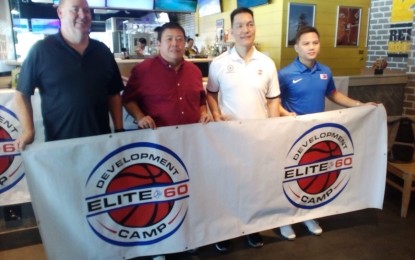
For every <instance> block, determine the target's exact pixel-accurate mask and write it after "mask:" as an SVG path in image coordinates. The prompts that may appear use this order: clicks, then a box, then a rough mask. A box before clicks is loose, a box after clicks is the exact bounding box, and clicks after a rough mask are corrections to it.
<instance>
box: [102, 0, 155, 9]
mask: <svg viewBox="0 0 415 260" xmlns="http://www.w3.org/2000/svg"><path fill="white" fill-rule="evenodd" d="M107 7H108V8H114V9H116V8H120V9H130V10H153V0H107Z"/></svg>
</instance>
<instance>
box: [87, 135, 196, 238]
mask: <svg viewBox="0 0 415 260" xmlns="http://www.w3.org/2000/svg"><path fill="white" fill-rule="evenodd" d="M188 182H189V176H188V173H187V170H186V167H185V165H184V163H183V162H182V160H181V159H180V158H179V157H178V156H177V155H176V154H175V153H174V152H173V151H171V150H169V149H168V148H166V147H164V146H161V145H158V144H153V143H132V144H129V145H126V146H123V147H120V148H118V149H117V150H115V151H113V152H112V153H110V154H109V155H108V156H106V157H105V158H104V159H102V160H101V162H99V163H98V165H97V166H96V167H95V168H94V170H93V171H92V172H91V174H90V175H89V177H88V180H87V183H86V192H87V196H86V198H85V207H86V212H87V216H86V217H87V220H88V223H89V225H90V227H91V228H92V230H93V231H94V233H95V234H96V235H97V236H99V237H100V238H101V239H103V240H105V241H107V242H108V243H111V244H114V245H119V246H134V245H149V244H153V243H157V242H158V241H161V240H163V239H166V238H167V237H169V236H171V235H172V234H174V233H175V232H176V231H177V230H178V229H179V228H180V226H181V224H182V223H183V221H184V219H185V217H186V214H187V209H188V206H187V198H188V197H189V191H188Z"/></svg>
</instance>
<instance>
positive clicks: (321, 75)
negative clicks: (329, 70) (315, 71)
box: [320, 74, 328, 79]
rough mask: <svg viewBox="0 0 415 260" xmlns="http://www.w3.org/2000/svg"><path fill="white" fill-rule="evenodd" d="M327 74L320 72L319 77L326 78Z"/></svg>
mask: <svg viewBox="0 0 415 260" xmlns="http://www.w3.org/2000/svg"><path fill="white" fill-rule="evenodd" d="M327 78H328V77H327V74H320V79H327Z"/></svg>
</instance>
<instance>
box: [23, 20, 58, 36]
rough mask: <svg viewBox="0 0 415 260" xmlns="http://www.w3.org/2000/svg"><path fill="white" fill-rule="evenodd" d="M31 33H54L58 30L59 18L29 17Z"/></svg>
mask: <svg viewBox="0 0 415 260" xmlns="http://www.w3.org/2000/svg"><path fill="white" fill-rule="evenodd" d="M30 24H31V28H32V33H43V34H54V33H57V32H58V31H59V26H60V23H59V19H44V18H32V19H30Z"/></svg>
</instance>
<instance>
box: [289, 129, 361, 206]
mask: <svg viewBox="0 0 415 260" xmlns="http://www.w3.org/2000/svg"><path fill="white" fill-rule="evenodd" d="M353 153H354V148H353V142H352V138H351V136H350V133H349V131H348V130H347V129H346V128H345V127H343V126H342V125H338V124H330V123H328V124H321V125H318V126H315V127H313V128H311V129H310V130H308V131H307V132H305V133H304V134H303V135H302V136H301V137H300V138H298V139H297V140H296V141H295V142H294V145H293V146H292V147H291V148H290V150H289V152H288V155H287V158H286V165H285V168H284V181H283V190H284V194H285V196H286V197H287V198H288V200H289V201H290V202H291V203H292V204H293V205H294V206H296V207H299V208H304V209H312V208H317V207H321V206H323V205H325V204H327V203H329V202H330V201H332V200H334V199H335V198H336V197H337V196H338V195H339V194H340V193H341V192H342V191H343V189H344V188H345V187H346V186H347V183H348V182H349V180H350V177H351V172H352V167H353Z"/></svg>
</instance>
